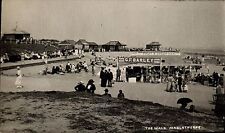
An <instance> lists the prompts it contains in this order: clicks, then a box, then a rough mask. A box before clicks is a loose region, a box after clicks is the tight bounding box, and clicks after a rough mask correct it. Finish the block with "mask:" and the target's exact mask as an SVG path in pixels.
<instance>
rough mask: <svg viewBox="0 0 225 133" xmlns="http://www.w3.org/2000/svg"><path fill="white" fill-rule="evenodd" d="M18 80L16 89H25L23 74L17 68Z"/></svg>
mask: <svg viewBox="0 0 225 133" xmlns="http://www.w3.org/2000/svg"><path fill="white" fill-rule="evenodd" d="M16 75H17V78H16V82H15V85H16V88H18V89H19V88H23V86H22V72H21V70H20V67H19V66H18V67H17V74H16Z"/></svg>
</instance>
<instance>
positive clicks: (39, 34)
mask: <svg viewBox="0 0 225 133" xmlns="http://www.w3.org/2000/svg"><path fill="white" fill-rule="evenodd" d="M2 6H3V9H2V33H6V32H10V31H12V29H14V28H15V26H16V23H18V27H19V29H22V30H25V31H27V32H30V33H31V36H33V37H34V38H37V39H41V38H52V39H59V40H64V39H73V40H78V39H80V38H84V39H86V40H88V41H95V42H96V43H98V44H102V43H106V42H108V41H110V40H119V41H121V42H122V43H126V44H127V45H128V46H130V47H144V46H145V44H146V43H150V42H152V41H158V42H160V43H161V44H162V45H163V46H164V47H168V46H172V47H177V48H207V49H214V48H218V49H221V48H222V49H225V3H224V2H222V1H216V2H209V1H205V2H200V1H198V2H194V1H193V2H191V1H187V2H175V1H147V0H131V1H128V0H122V1H119V0H114V1H109V0H3V3H2Z"/></svg>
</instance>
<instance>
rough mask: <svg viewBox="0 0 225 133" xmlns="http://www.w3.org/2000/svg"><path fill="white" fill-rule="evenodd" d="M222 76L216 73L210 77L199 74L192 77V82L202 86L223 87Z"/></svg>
mask: <svg viewBox="0 0 225 133" xmlns="http://www.w3.org/2000/svg"><path fill="white" fill-rule="evenodd" d="M223 76H224V75H223V74H219V73H217V72H213V74H211V75H210V74H204V73H199V74H196V75H194V78H193V79H192V80H193V81H194V82H198V83H200V84H202V85H208V86H213V87H217V86H218V85H221V86H223Z"/></svg>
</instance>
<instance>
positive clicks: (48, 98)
mask: <svg viewBox="0 0 225 133" xmlns="http://www.w3.org/2000/svg"><path fill="white" fill-rule="evenodd" d="M0 104H1V106H0V110H1V112H2V113H1V115H0V123H1V124H0V132H32V133H35V132H64V131H65V132H76V131H79V132H140V131H142V132H146V131H151V132H152V131H153V130H150V129H151V128H153V129H154V128H155V129H154V131H160V132H161V131H165V132H168V131H171V132H174V131H175V132H180V131H182V132H183V131H187V132H189V131H193V132H194V131H222V130H223V128H222V127H221V125H222V123H221V122H220V121H219V120H218V118H217V117H215V116H212V115H207V114H204V113H188V112H184V111H181V110H179V109H177V108H172V107H166V106H162V105H160V104H157V103H152V102H143V101H134V100H127V99H126V100H118V99H116V98H104V97H102V96H100V95H89V94H86V93H75V92H56V91H50V92H15V93H12V92H9V93H3V92H1V93H0ZM184 126H189V127H192V128H193V126H199V127H200V128H197V129H186V130H184V129H182V130H180V129H179V128H184ZM157 127H158V128H157ZM172 127H176V128H177V129H173V130H172ZM156 128H157V129H156ZM169 128H171V129H169ZM146 129H149V130H146Z"/></svg>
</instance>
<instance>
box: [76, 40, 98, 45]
mask: <svg viewBox="0 0 225 133" xmlns="http://www.w3.org/2000/svg"><path fill="white" fill-rule="evenodd" d="M76 44H83V45H92V46H98V44H97V43H95V42H88V41H86V40H85V39H80V40H78V41H77V42H76Z"/></svg>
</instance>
